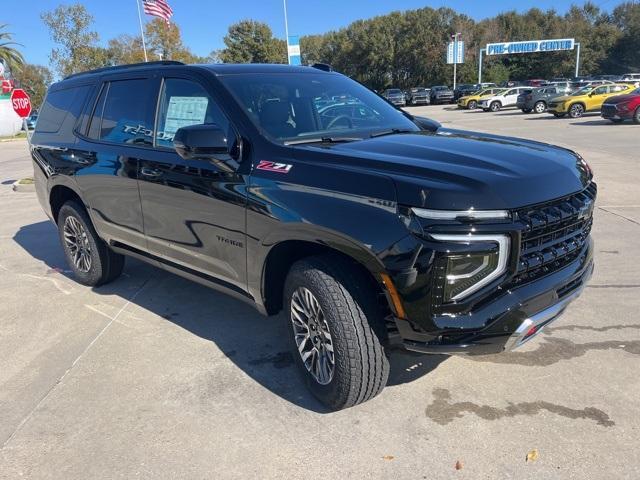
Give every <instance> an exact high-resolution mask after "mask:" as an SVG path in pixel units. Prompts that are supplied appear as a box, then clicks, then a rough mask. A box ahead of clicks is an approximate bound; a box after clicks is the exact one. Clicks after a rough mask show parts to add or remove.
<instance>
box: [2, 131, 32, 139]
mask: <svg viewBox="0 0 640 480" xmlns="http://www.w3.org/2000/svg"><path fill="white" fill-rule="evenodd" d="M16 138H27V132H24V131H23V132H18V133H16V134H15V135H13V136H11V135H9V136H8V137H0V140H14V139H16Z"/></svg>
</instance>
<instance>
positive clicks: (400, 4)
mask: <svg viewBox="0 0 640 480" xmlns="http://www.w3.org/2000/svg"><path fill="white" fill-rule="evenodd" d="M73 1H74V0H67V1H66V2H65V1H62V2H61V1H60V0H27V1H26V2H22V3H20V2H15V3H13V4H12V7H11V8H4V9H3V10H2V16H3V18H2V19H0V24H3V23H8V24H9V25H10V26H9V28H8V30H9V31H11V32H13V34H14V40H15V41H16V42H18V43H21V44H22V45H24V47H22V52H23V54H24V55H25V58H26V60H27V62H29V63H35V64H40V65H48V64H49V52H50V51H51V48H52V46H53V45H52V42H51V39H50V38H49V33H48V30H47V29H46V28H45V27H44V25H43V23H42V20H41V19H40V14H41V13H42V12H46V11H50V10H53V9H54V8H55V7H57V6H58V5H59V4H61V3H67V4H68V3H73ZM622 1H623V0H596V1H595V3H596V4H598V5H600V6H601V8H603V9H605V10H611V9H613V8H614V7H615V6H616V5H617V4H619V3H622ZM168 2H169V4H170V5H171V7H172V8H173V11H174V17H173V20H174V21H175V22H176V23H177V24H178V25H179V26H180V28H181V29H182V35H183V39H184V42H185V44H186V45H187V46H188V47H189V48H191V51H192V52H193V53H195V54H196V55H200V56H206V55H207V54H208V53H209V52H211V51H212V50H217V49H220V48H223V47H224V43H223V38H224V36H225V34H226V32H227V28H228V27H229V25H231V24H232V23H235V22H237V21H240V20H244V19H253V20H259V21H263V22H265V23H267V24H269V26H270V27H271V29H272V30H273V32H274V35H275V36H277V37H280V38H284V37H285V33H284V32H285V29H284V15H283V1H282V0H234V1H229V0H226V1H217V0H168ZM81 3H83V4H84V5H85V6H86V7H87V9H88V11H89V12H90V13H91V14H92V15H93V17H94V21H95V23H94V26H93V29H94V30H95V31H97V32H98V34H99V35H100V40H101V42H104V43H106V41H107V40H108V39H109V38H113V37H115V36H117V35H119V34H122V33H128V34H134V35H135V34H139V32H140V27H139V23H138V14H137V10H136V0H108V1H105V0H85V1H83V2H81ZM572 3H580V4H581V3H582V2H581V1H578V2H572V1H571V0H535V1H533V0H531V1H527V0H524V1H523V0H521V1H519V2H517V3H516V2H513V1H510V0H492V1H490V2H486V1H485V2H478V1H469V0H449V1H444V0H436V1H431V2H427V1H425V0H287V12H288V19H289V34H290V35H296V34H297V35H308V34H315V33H324V32H326V31H329V30H334V29H338V28H340V27H344V26H346V25H348V24H349V23H351V22H353V21H354V20H358V19H361V18H371V17H374V16H377V15H383V14H386V13H389V12H391V11H394V10H409V9H415V8H421V7H432V8H438V7H441V6H448V7H450V8H453V9H454V10H456V11H458V12H460V13H464V14H466V15H468V16H470V17H472V18H474V19H475V20H481V19H483V18H486V17H491V16H494V15H496V14H498V13H500V12H503V11H507V10H512V9H514V8H515V9H516V10H518V11H521V12H522V11H526V10H528V9H529V8H532V7H538V8H540V9H543V10H546V9H550V8H554V9H555V10H556V11H557V12H559V13H564V12H565V11H567V10H568V8H569V7H570V5H571V4H572ZM25 4H26V5H25ZM143 15H144V14H143ZM152 18H153V17H146V20H147V21H148V20H150V19H152ZM143 20H145V19H144V18H143ZM523 40H529V39H523Z"/></svg>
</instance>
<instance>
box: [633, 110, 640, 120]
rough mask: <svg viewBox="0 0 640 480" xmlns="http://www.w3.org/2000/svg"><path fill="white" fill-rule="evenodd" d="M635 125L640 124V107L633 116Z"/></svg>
mask: <svg viewBox="0 0 640 480" xmlns="http://www.w3.org/2000/svg"><path fill="white" fill-rule="evenodd" d="M633 123H635V124H640V107H638V108H636V111H635V113H634V114H633Z"/></svg>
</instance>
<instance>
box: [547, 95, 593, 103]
mask: <svg viewBox="0 0 640 480" xmlns="http://www.w3.org/2000/svg"><path fill="white" fill-rule="evenodd" d="M586 96H587V95H580V96H576V97H574V96H572V95H558V96H557V97H553V98H552V99H551V101H552V102H568V101H569V100H575V99H577V98H583V97H586Z"/></svg>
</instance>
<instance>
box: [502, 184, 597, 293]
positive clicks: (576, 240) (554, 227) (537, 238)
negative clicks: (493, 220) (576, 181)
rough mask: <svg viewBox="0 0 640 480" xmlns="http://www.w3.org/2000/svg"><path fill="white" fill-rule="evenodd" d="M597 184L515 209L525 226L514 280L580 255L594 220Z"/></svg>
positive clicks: (550, 270) (546, 270)
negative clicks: (551, 199)
mask: <svg viewBox="0 0 640 480" xmlns="http://www.w3.org/2000/svg"><path fill="white" fill-rule="evenodd" d="M595 198H596V185H595V184H594V183H592V184H591V185H589V187H587V188H586V189H584V190H583V191H581V192H579V193H575V194H573V195H570V196H568V197H565V198H563V199H560V200H556V201H553V202H549V203H546V204H542V205H537V206H534V207H525V208H522V209H520V210H518V211H516V214H515V216H516V220H517V221H520V222H522V224H523V225H524V230H523V231H522V238H521V242H520V257H519V260H518V270H517V273H516V275H515V277H514V279H513V283H514V284H522V283H526V282H529V281H532V280H535V279H537V278H540V277H542V276H544V275H547V274H549V273H553V272H554V271H556V270H559V269H561V268H563V267H564V266H566V265H568V264H569V263H571V262H572V261H574V260H575V259H576V258H578V257H579V256H580V255H581V254H582V251H583V247H584V245H585V244H586V242H587V240H588V238H589V232H590V231H591V224H592V222H593V204H594V201H595Z"/></svg>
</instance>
